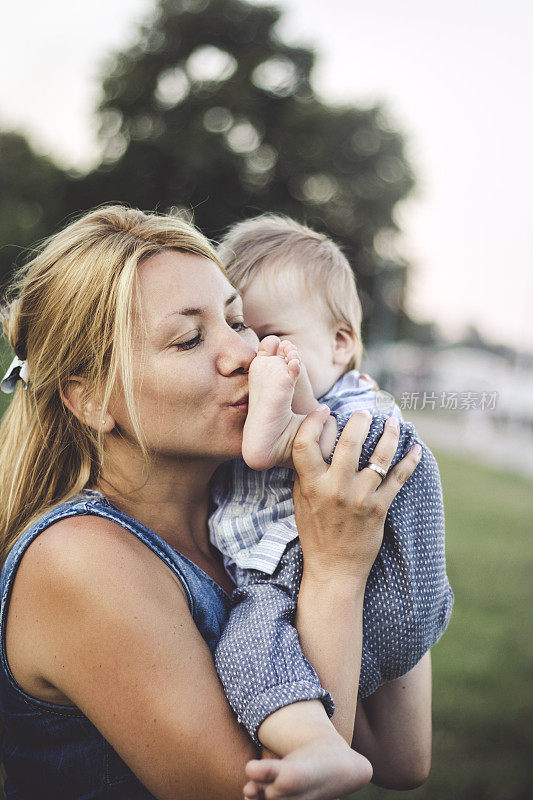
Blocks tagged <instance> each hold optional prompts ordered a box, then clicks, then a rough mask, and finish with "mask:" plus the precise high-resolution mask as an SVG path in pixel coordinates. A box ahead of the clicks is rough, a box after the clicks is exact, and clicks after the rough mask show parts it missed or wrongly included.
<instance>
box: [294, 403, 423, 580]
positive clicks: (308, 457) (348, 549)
mask: <svg viewBox="0 0 533 800" xmlns="http://www.w3.org/2000/svg"><path fill="white" fill-rule="evenodd" d="M328 411H329V409H328ZM326 420H327V416H326V411H325V409H323V408H322V409H317V410H316V411H314V412H313V413H312V414H309V416H308V417H307V418H306V419H305V420H304V422H303V423H302V425H301V426H300V429H299V431H298V433H297V435H296V438H295V441H294V446H293V451H292V457H293V463H294V468H295V470H296V473H297V475H296V479H295V484H294V510H295V516H296V525H297V527H298V532H299V534H300V541H301V544H302V550H303V553H304V564H305V571H306V573H307V574H308V575H309V574H312V575H313V576H314V575H316V577H317V578H319V577H320V579H321V580H328V579H334V580H335V581H339V580H340V579H341V578H342V577H343V576H345V577H348V578H349V579H351V580H354V579H355V580H358V581H362V582H364V583H366V579H367V577H368V573H369V572H370V569H371V567H372V564H373V563H374V561H375V559H376V556H377V554H378V551H379V548H380V546H381V541H382V538H383V525H384V522H385V517H386V515H387V511H388V509H389V506H390V504H391V503H392V501H393V499H394V497H395V496H396V495H397V494H398V492H399V491H400V489H401V488H402V486H403V485H404V483H405V482H406V481H407V479H408V478H409V476H410V475H411V474H412V473H413V471H414V470H415V468H416V466H417V464H418V461H419V459H420V447H419V446H418V445H415V446H413V447H412V448H411V450H409V452H408V453H407V455H406V456H404V458H403V459H402V460H401V461H399V462H398V464H396V466H395V467H394V468H393V469H392V470H391V471H390V473H389V474H388V475H387V477H386V478H385V479H384V480H382V478H381V477H380V476H379V475H378V474H377V473H376V472H374V470H372V469H368V468H366V467H365V468H364V469H362V470H361V471H360V472H359V471H358V468H357V467H358V463H359V457H360V455H361V448H362V445H363V442H364V440H365V439H366V436H367V434H368V431H369V428H370V423H371V420H372V417H371V415H370V414H369V413H368V412H366V411H363V412H356V413H355V414H352V416H351V418H350V419H349V421H348V423H347V424H346V427H345V428H344V430H343V432H342V434H341V436H340V439H339V441H338V443H337V447H336V449H335V453H334V455H333V459H332V462H331V465H330V466H328V465H327V464H326V463H325V461H324V460H323V458H322V454H321V452H320V447H319V444H318V442H319V439H320V434H321V433H322V429H323V426H324V424H325V422H326ZM398 437H399V427H398V422H397V420H396V419H395V418H394V417H390V418H389V419H388V420H387V422H386V424H385V427H384V431H383V434H382V436H381V438H380V440H379V442H378V444H377V445H376V448H375V450H374V452H373V454H372V456H371V463H374V464H376V465H377V466H379V467H382V468H383V469H384V470H385V471H387V470H388V469H389V467H390V464H391V462H392V459H393V457H394V454H395V452H396V449H397V446H398Z"/></svg>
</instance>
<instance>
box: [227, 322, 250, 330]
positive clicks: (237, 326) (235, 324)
mask: <svg viewBox="0 0 533 800" xmlns="http://www.w3.org/2000/svg"><path fill="white" fill-rule="evenodd" d="M231 327H232V328H233V330H235V331H246V330H248V327H249V326H248V325H245V324H244V322H242V321H239V322H232V324H231Z"/></svg>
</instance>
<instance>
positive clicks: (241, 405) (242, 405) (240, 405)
mask: <svg viewBox="0 0 533 800" xmlns="http://www.w3.org/2000/svg"><path fill="white" fill-rule="evenodd" d="M230 408H234V409H235V410H236V411H244V412H247V411H248V398H247V397H244V398H243V399H242V400H239V401H238V402H237V403H233V404H232V405H231V406H230Z"/></svg>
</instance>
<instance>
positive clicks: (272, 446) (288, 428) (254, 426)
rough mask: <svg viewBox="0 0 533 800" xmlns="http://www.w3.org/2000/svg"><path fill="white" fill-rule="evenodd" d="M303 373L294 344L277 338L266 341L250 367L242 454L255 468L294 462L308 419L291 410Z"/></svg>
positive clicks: (271, 337) (273, 337)
mask: <svg viewBox="0 0 533 800" xmlns="http://www.w3.org/2000/svg"><path fill="white" fill-rule="evenodd" d="M299 374H300V359H299V356H298V351H297V349H296V347H295V346H294V345H293V344H292V343H291V342H288V341H284V342H281V343H280V341H279V339H278V337H277V336H267V337H266V338H265V339H263V341H262V342H261V343H260V345H259V350H258V351H257V356H256V357H255V358H254V360H253V361H252V363H251V364H250V370H249V374H248V389H249V400H248V416H247V417H246V422H245V424H244V430H243V438H242V455H243V458H244V460H245V461H246V463H247V464H248V466H249V467H251V468H252V469H257V470H262V469H269V467H273V466H276V465H285V464H289V463H290V458H291V452H292V442H293V439H294V437H295V435H296V431H297V430H298V428H299V427H300V425H301V423H302V420H303V419H304V417H303V416H298V415H296V414H294V413H293V411H292V408H291V404H292V400H293V396H294V387H295V385H296V381H297V379H298V376H299Z"/></svg>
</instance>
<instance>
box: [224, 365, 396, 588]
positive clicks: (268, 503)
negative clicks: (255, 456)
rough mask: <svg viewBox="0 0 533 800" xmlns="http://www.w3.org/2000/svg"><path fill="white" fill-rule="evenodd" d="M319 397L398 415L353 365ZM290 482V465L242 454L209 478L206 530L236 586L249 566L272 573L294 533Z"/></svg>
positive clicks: (343, 409) (335, 404)
mask: <svg viewBox="0 0 533 800" xmlns="http://www.w3.org/2000/svg"><path fill="white" fill-rule="evenodd" d="M320 401H321V402H322V403H326V404H327V405H328V406H329V407H330V409H331V411H334V412H335V413H336V414H340V415H345V416H349V415H350V414H353V412H354V411H363V410H365V409H366V410H368V411H370V412H372V413H378V412H379V413H381V414H385V415H386V416H396V417H397V418H398V419H399V420H400V421H402V415H401V412H400V409H399V408H398V406H397V405H395V404H394V402H393V399H392V397H391V396H390V395H387V393H385V392H376V391H375V390H374V389H373V387H372V384H371V383H369V382H368V381H366V380H364V379H363V378H361V377H360V376H359V372H358V371H357V370H352V371H351V372H348V373H346V374H345V375H343V376H342V377H341V378H340V380H338V381H337V383H336V384H335V385H334V386H333V387H332V389H330V391H329V392H328V393H327V394H325V395H324V396H323V397H321V398H320ZM378 406H381V407H378ZM293 483H294V471H293V470H292V469H287V468H285V467H273V468H272V469H268V470H264V471H263V472H257V471H255V470H253V469H250V468H249V467H248V466H247V465H246V464H245V462H244V461H243V460H242V458H241V459H236V460H234V461H229V462H226V463H225V464H222V466H221V467H219V468H218V469H217V471H216V473H215V475H214V477H213V481H212V484H211V496H212V499H213V501H214V503H215V505H216V509H215V511H214V512H213V513H212V514H211V516H210V518H209V534H210V539H211V542H212V543H213V544H214V546H215V547H216V548H217V549H218V550H220V552H221V553H222V555H223V557H224V565H225V567H226V571H227V572H228V574H229V575H230V577H231V578H232V579H233V580H234V582H235V583H236V584H237V585H238V586H241V585H243V583H246V581H247V570H250V569H255V570H260V571H261V572H265V573H267V574H268V575H272V573H273V572H274V571H275V569H276V567H277V566H278V564H279V562H280V559H281V556H282V555H283V553H284V551H285V548H286V547H287V545H288V543H289V542H291V541H293V539H295V538H296V537H297V536H298V531H297V529H296V523H295V520H294V504H293V499H292V488H293Z"/></svg>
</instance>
